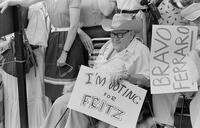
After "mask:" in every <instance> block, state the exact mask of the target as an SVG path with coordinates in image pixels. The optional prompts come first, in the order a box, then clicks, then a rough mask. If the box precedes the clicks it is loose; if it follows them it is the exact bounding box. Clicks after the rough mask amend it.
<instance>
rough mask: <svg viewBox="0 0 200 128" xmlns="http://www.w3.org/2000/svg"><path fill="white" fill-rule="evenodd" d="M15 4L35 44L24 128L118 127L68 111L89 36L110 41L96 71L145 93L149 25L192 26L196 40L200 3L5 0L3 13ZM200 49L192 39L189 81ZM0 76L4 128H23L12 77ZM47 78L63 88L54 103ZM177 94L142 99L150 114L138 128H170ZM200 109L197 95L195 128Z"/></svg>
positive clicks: (192, 110)
mask: <svg viewBox="0 0 200 128" xmlns="http://www.w3.org/2000/svg"><path fill="white" fill-rule="evenodd" d="M17 4H20V5H21V6H25V7H28V8H29V9H28V17H27V18H28V25H27V27H26V29H25V34H26V35H27V38H28V41H29V43H30V44H31V45H32V46H34V47H33V48H34V49H33V52H34V54H35V56H36V60H37V67H36V73H35V70H34V68H31V69H30V71H29V72H28V73H27V74H26V85H27V103H28V104H27V106H28V119H29V120H28V121H29V128H115V126H112V125H110V124H107V123H105V122H103V121H100V120H97V119H95V118H93V117H90V116H88V115H85V114H83V113H80V112H77V111H74V110H71V109H69V108H67V105H68V103H69V100H70V96H71V93H72V92H73V87H74V84H75V81H76V78H77V76H78V73H79V69H80V66H81V65H85V66H89V65H88V59H89V55H90V53H92V52H93V50H94V46H93V42H92V39H93V38H104V37H106V38H107V37H109V40H108V41H107V42H106V43H105V44H104V45H103V46H102V47H101V49H100V51H99V54H98V57H97V58H96V60H95V65H94V66H93V69H98V70H102V71H107V72H109V74H110V75H111V83H112V84H119V83H120V82H121V81H122V80H126V81H128V82H130V83H131V84H134V85H137V86H139V87H141V88H145V89H148V91H150V89H149V88H150V49H151V45H150V44H151V36H152V35H151V34H152V33H151V30H152V25H153V24H160V25H187V26H197V27H198V37H199V35H200V1H199V0H149V1H148V0H3V1H1V3H0V9H1V13H4V11H6V9H7V7H8V6H13V5H17ZM11 37H12V36H11ZM12 41H13V40H12V39H10V36H6V37H1V38H0V43H4V44H5V43H7V44H8V43H10V42H12ZM199 43H200V41H199V40H197V42H196V45H195V48H194V49H193V50H192V51H190V53H188V55H187V56H188V57H189V58H190V61H192V62H193V63H192V64H194V65H193V66H191V68H195V69H189V70H195V71H197V72H193V74H191V76H192V80H193V82H197V83H198V84H200V83H199V82H200V81H199V80H200V79H199V78H200V44H199ZM195 73H196V74H195ZM1 75H2V81H3V84H4V108H5V119H4V120H5V128H20V121H19V101H18V91H17V90H18V88H17V87H18V86H17V84H18V83H17V77H16V76H14V75H13V74H9V73H7V72H6V71H5V70H4V68H1ZM44 79H45V82H47V83H48V84H49V85H50V86H51V85H56V86H60V85H63V86H64V88H63V95H62V96H60V97H59V98H57V99H56V100H55V101H53V102H52V101H51V100H50V99H49V98H48V97H47V96H45V82H44ZM184 94H185V95H190V94H191V92H190V93H189V94H187V92H186V93H184ZM180 95H182V93H168V94H151V95H147V97H150V98H149V99H151V102H152V105H150V107H152V109H153V113H151V115H150V116H149V117H148V118H145V119H144V120H138V123H137V125H136V128H175V125H174V114H175V110H176V106H177V102H178V99H179V97H180ZM199 106H200V92H199V91H197V92H194V93H192V101H191V103H190V121H191V124H192V127H193V128H198V126H200V109H199ZM150 109H151V108H150ZM141 111H143V110H141ZM141 113H142V112H141ZM140 116H141V115H140ZM141 118H142V116H141ZM133 127H134V126H133Z"/></svg>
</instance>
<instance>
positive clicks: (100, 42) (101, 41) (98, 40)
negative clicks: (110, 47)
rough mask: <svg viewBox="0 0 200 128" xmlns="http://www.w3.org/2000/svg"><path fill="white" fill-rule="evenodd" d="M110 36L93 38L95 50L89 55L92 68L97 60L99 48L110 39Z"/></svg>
mask: <svg viewBox="0 0 200 128" xmlns="http://www.w3.org/2000/svg"><path fill="white" fill-rule="evenodd" d="M109 39H110V38H93V39H92V41H93V45H94V50H93V52H92V53H91V54H90V56H89V62H88V63H89V66H90V67H91V68H92V67H93V66H94V64H95V60H96V58H97V56H98V55H99V50H100V49H101V47H102V46H103V45H104V44H105V43H106V42H107V41H108V40H109Z"/></svg>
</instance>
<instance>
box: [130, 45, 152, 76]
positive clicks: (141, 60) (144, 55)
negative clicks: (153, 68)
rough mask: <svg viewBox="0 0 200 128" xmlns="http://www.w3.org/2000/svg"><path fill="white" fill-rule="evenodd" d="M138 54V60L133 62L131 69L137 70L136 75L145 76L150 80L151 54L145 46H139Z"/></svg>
mask: <svg viewBox="0 0 200 128" xmlns="http://www.w3.org/2000/svg"><path fill="white" fill-rule="evenodd" d="M138 46H139V47H136V48H137V50H136V51H137V52H136V53H135V54H136V56H137V58H136V60H135V61H134V62H133V64H132V66H131V68H132V69H134V70H135V74H138V75H143V76H145V77H146V78H147V79H150V52H149V49H148V48H147V47H146V46H145V45H138Z"/></svg>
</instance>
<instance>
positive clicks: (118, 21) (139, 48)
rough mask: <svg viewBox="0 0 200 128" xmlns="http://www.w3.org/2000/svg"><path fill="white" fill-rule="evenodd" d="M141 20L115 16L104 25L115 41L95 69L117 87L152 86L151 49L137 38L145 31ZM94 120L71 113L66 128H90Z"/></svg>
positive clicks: (101, 124)
mask: <svg viewBox="0 0 200 128" xmlns="http://www.w3.org/2000/svg"><path fill="white" fill-rule="evenodd" d="M140 20H141V19H138V17H133V16H131V15H126V14H115V15H114V17H113V20H108V19H107V20H103V22H102V27H103V29H104V30H105V31H111V39H110V40H109V41H108V42H107V43H106V44H105V45H104V46H103V47H102V48H101V50H100V54H99V56H98V58H97V63H96V66H95V68H96V69H102V70H103V69H104V70H106V71H108V72H110V73H111V74H112V76H111V78H112V79H111V82H113V84H117V83H119V82H120V81H121V80H122V79H123V80H127V81H129V82H131V83H133V84H136V85H142V86H147V85H149V50H148V48H147V47H146V46H145V45H143V44H142V42H141V40H140V39H139V38H137V37H136V36H135V35H136V33H138V32H139V30H141V29H142V25H141V22H139V21H140ZM138 26H140V28H139V27H138ZM91 120H93V119H91V117H88V116H86V115H84V114H82V113H79V112H76V111H73V110H71V111H70V113H69V117H68V120H67V123H66V126H65V128H88V127H89V126H90V124H91ZM92 122H93V121H92ZM97 122H98V123H97ZM93 124H94V125H96V126H97V127H99V128H107V127H113V126H111V125H109V124H106V123H104V122H101V121H96V120H95V123H93ZM133 127H134V126H133Z"/></svg>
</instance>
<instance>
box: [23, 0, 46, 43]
mask: <svg viewBox="0 0 200 128" xmlns="http://www.w3.org/2000/svg"><path fill="white" fill-rule="evenodd" d="M28 20H29V22H28V26H27V29H26V34H27V38H28V40H29V43H30V44H32V45H40V46H44V47H47V40H48V35H49V29H48V25H47V14H46V12H45V7H44V5H43V3H42V2H40V3H37V4H34V5H31V6H30V7H29V11H28Z"/></svg>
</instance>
